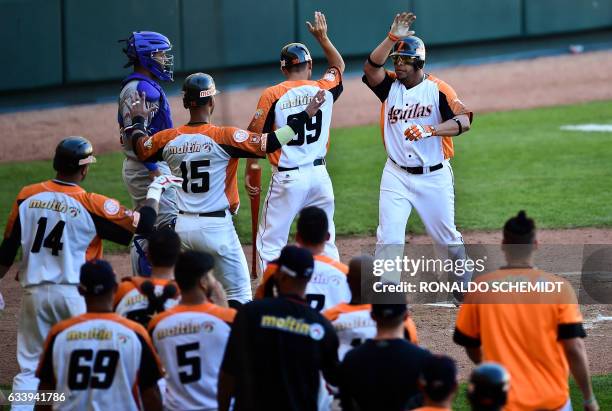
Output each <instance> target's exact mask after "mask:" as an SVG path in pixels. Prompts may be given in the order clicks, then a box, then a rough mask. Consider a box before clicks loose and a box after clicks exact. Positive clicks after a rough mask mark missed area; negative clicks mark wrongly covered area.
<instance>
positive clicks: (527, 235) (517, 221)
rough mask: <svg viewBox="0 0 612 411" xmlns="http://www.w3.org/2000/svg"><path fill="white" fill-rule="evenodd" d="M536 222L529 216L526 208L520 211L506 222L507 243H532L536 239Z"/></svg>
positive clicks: (505, 236)
mask: <svg viewBox="0 0 612 411" xmlns="http://www.w3.org/2000/svg"><path fill="white" fill-rule="evenodd" d="M535 228H536V227H535V222H534V221H533V219H531V218H529V217H527V213H526V212H525V210H521V211H519V212H518V214H517V215H516V217H512V218H510V219H509V220H508V221H506V224H504V240H505V243H506V244H531V243H533V240H534V239H535Z"/></svg>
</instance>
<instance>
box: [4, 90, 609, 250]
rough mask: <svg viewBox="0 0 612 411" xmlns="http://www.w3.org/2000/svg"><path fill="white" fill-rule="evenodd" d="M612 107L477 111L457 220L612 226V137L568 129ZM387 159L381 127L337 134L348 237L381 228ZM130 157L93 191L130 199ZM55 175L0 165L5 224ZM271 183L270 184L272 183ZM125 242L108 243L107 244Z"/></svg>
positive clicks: (241, 220)
mask: <svg viewBox="0 0 612 411" xmlns="http://www.w3.org/2000/svg"><path fill="white" fill-rule="evenodd" d="M610 113H611V111H610V102H594V103H588V104H579V105H572V106H562V107H553V108H543V109H537V110H520V111H510V112H501V113H491V114H485V115H481V116H477V117H476V118H475V121H474V125H473V128H472V130H471V131H470V132H469V133H468V134H465V135H462V136H460V137H459V138H457V139H456V140H455V141H456V156H455V159H454V160H453V169H454V175H455V184H456V194H457V199H456V222H457V225H458V227H459V228H460V229H461V230H476V229H499V228H500V227H501V226H502V224H503V222H504V221H505V220H506V219H507V218H508V217H509V216H511V215H512V214H514V213H516V212H517V211H518V210H519V209H521V208H524V209H526V210H528V212H529V213H530V214H531V215H532V216H533V217H535V219H536V221H537V222H538V225H539V226H540V227H549V228H562V227H585V226H597V227H600V226H612V190H610V189H609V185H610V181H612V167H610V163H609V162H610V158H611V156H612V144H610V143H612V134H611V133H581V132H573V131H572V132H570V131H560V130H559V127H560V126H561V125H564V124H578V123H589V122H591V123H609V122H612V116H610ZM384 161H385V153H384V149H383V146H382V143H381V138H380V133H379V129H378V127H377V126H365V127H351V128H341V129H335V130H333V131H332V145H331V149H330V153H329V156H328V169H329V172H330V175H331V176H332V180H333V183H334V191H335V195H336V216H335V221H336V227H337V232H338V234H339V235H352V234H357V235H367V234H373V233H374V232H375V230H376V226H377V222H378V187H379V182H380V175H381V172H382V168H383V165H384ZM121 162H122V156H121V154H120V153H113V154H107V155H101V156H99V158H98V163H97V164H96V165H95V166H93V167H92V168H91V172H90V175H89V176H88V178H87V180H86V181H85V183H84V186H85V188H86V189H88V190H92V191H96V192H99V193H102V194H106V195H108V196H112V197H115V198H117V199H119V200H120V201H121V202H123V203H124V204H129V198H128V196H127V192H126V190H125V188H124V186H123V182H122V179H121ZM241 163H244V162H241ZM262 163H263V162H262ZM243 167H244V164H241V169H240V171H239V176H240V178H239V186H240V192H241V198H242V204H243V208H242V210H241V212H240V213H239V215H238V217H237V218H236V226H237V228H238V233H239V235H240V238H241V239H242V241H243V242H245V243H246V242H249V238H250V234H249V233H250V212H249V210H248V208H249V206H248V204H249V203H248V199H247V197H246V195H245V193H244V190H243V189H242V184H243V179H242V176H243ZM263 168H264V175H263V181H264V182H267V181H268V180H269V168H268V167H263ZM52 176H53V170H52V167H51V163H50V162H49V161H34V162H27V163H7V164H2V165H0V179H1V181H3V184H2V186H1V187H0V219H1V222H0V224H1V227H4V224H5V221H6V215H7V214H8V212H9V209H10V205H11V202H12V201H13V199H14V197H15V195H16V194H17V192H18V190H19V188H20V187H22V186H23V185H25V184H29V183H33V182H37V181H40V180H41V179H45V178H50V177H52ZM266 187H267V183H264V190H265V189H266ZM262 199H263V196H262ZM409 230H410V231H411V232H416V233H420V232H423V226H422V224H421V223H420V221H419V219H418V217H417V215H416V213H413V215H412V216H411V219H410V222H409ZM119 249H120V248H118V247H116V246H114V245H111V246H109V247H107V250H108V251H117V250H119Z"/></svg>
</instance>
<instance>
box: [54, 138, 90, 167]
mask: <svg viewBox="0 0 612 411" xmlns="http://www.w3.org/2000/svg"><path fill="white" fill-rule="evenodd" d="M95 162H96V158H95V157H94V156H93V146H92V145H91V143H90V142H89V140H87V139H86V138H84V137H79V136H74V137H68V138H65V139H63V140H62V141H60V143H59V144H58V145H57V147H56V148H55V155H54V156H53V168H54V169H55V170H56V171H59V172H62V173H75V172H76V171H77V170H78V169H79V167H81V166H84V165H85V164H91V163H95Z"/></svg>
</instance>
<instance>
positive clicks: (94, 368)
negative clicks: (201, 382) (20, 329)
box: [36, 313, 163, 411]
mask: <svg viewBox="0 0 612 411" xmlns="http://www.w3.org/2000/svg"><path fill="white" fill-rule="evenodd" d="M162 374H163V369H162V366H161V362H160V361H159V358H158V357H157V354H156V353H155V350H154V348H153V344H152V342H151V339H150V337H149V335H148V334H147V331H146V330H145V329H144V328H143V327H142V326H141V325H139V324H137V323H135V322H133V321H130V320H127V319H125V318H123V317H121V316H119V315H118V314H115V313H86V314H82V315H80V316H78V317H73V318H70V319H68V320H64V321H61V322H59V323H58V324H56V325H55V326H54V327H53V328H52V329H51V331H50V332H49V335H48V336H47V340H46V342H45V347H44V350H43V354H42V356H41V359H40V364H39V366H38V370H37V371H36V375H37V377H38V378H40V379H41V381H42V382H45V383H48V384H51V385H52V386H53V387H54V388H55V390H57V391H58V392H63V393H65V394H66V400H65V401H64V402H61V403H58V404H56V408H54V409H58V410H82V409H105V410H106V409H108V410H110V409H112V410H116V411H123V410H125V411H132V410H134V411H136V410H139V409H141V404H142V401H141V398H140V392H141V391H143V390H145V389H147V388H149V387H151V386H153V385H156V384H157V381H158V380H159V379H160V378H161V376H162Z"/></svg>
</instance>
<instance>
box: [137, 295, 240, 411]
mask: <svg viewBox="0 0 612 411" xmlns="http://www.w3.org/2000/svg"><path fill="white" fill-rule="evenodd" d="M235 315H236V311H235V310H233V309H231V308H222V307H218V306H215V305H213V304H211V303H204V304H200V305H194V306H189V305H178V306H176V307H173V308H171V309H169V310H167V311H165V312H163V313H161V314H159V315H157V316H156V317H153V319H152V320H151V323H150V324H149V331H150V333H151V335H152V338H153V344H154V345H155V348H157V351H158V353H159V356H160V358H161V360H162V363H163V364H164V366H165V368H166V370H167V373H166V376H165V379H166V393H165V394H164V409H167V410H171V411H174V410H176V411H179V410H216V409H217V408H218V405H217V380H218V378H219V369H220V367H221V362H222V360H223V354H224V352H225V345H226V344H227V339H228V338H229V333H230V324H231V323H232V321H233V320H234V317H235Z"/></svg>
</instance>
